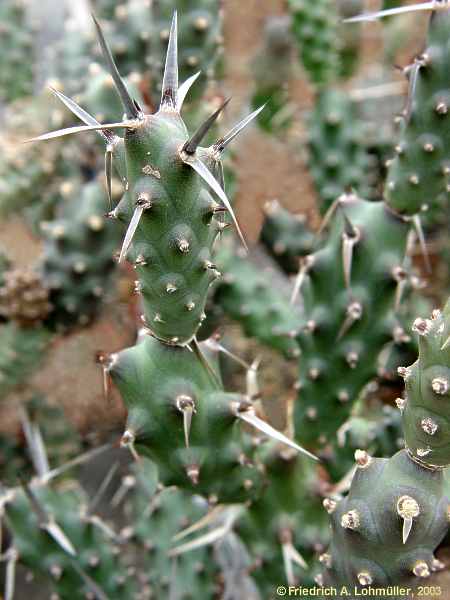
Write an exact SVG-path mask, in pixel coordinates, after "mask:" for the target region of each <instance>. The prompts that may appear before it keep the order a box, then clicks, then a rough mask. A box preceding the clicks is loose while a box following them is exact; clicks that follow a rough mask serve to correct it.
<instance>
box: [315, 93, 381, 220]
mask: <svg viewBox="0 0 450 600" xmlns="http://www.w3.org/2000/svg"><path fill="white" fill-rule="evenodd" d="M364 134H365V131H364V127H363V123H362V122H361V121H360V120H358V118H357V114H356V110H355V107H354V106H353V104H352V101H351V100H350V99H349V97H348V95H347V94H345V93H344V92H341V91H339V90H335V89H331V90H324V91H322V92H321V93H320V95H319V96H318V98H317V103H316V105H315V107H314V110H313V111H312V113H311V114H310V115H309V118H308V138H309V140H308V147H309V166H310V171H311V175H312V178H313V181H314V184H315V187H316V190H317V197H318V203H319V210H320V212H321V213H322V214H324V213H325V212H326V211H327V210H328V208H329V207H330V206H331V204H332V203H333V202H334V201H335V200H336V199H337V198H338V197H339V196H340V195H341V194H343V193H344V192H347V191H349V190H350V189H351V190H353V191H354V192H356V193H357V194H358V195H360V196H361V197H363V198H370V197H371V195H372V193H371V189H370V170H371V159H370V156H369V154H368V152H367V150H366V148H365V139H364Z"/></svg>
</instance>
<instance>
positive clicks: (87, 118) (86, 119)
mask: <svg viewBox="0 0 450 600" xmlns="http://www.w3.org/2000/svg"><path fill="white" fill-rule="evenodd" d="M49 87H50V90H51V91H52V92H53V94H55V96H56V97H57V98H58V99H59V100H61V102H62V103H63V104H65V105H66V106H67V108H68V109H69V110H70V111H71V112H72V113H73V114H74V115H75V116H76V117H78V118H79V119H80V121H83V123H85V124H86V125H94V126H100V123H99V122H98V121H97V119H95V118H94V117H93V116H92V115H90V114H89V113H88V112H87V111H85V110H84V108H81V106H79V105H78V104H77V103H76V102H75V100H72V98H69V97H68V96H65V95H64V94H63V93H62V92H59V91H58V90H55V89H54V88H52V87H51V86H49ZM98 133H99V134H100V135H101V136H102V137H103V138H104V139H105V140H106V141H112V140H113V139H114V133H113V132H112V131H108V130H107V129H105V130H104V131H99V132H98Z"/></svg>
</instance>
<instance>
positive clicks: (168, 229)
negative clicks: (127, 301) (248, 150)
mask: <svg viewBox="0 0 450 600" xmlns="http://www.w3.org/2000/svg"><path fill="white" fill-rule="evenodd" d="M187 139H188V136H187V132H186V128H185V125H184V123H183V121H182V119H181V117H180V116H179V115H178V114H177V113H175V112H168V111H164V112H161V111H160V112H159V113H157V114H156V115H151V116H146V117H145V121H144V122H142V124H141V126H140V127H139V129H138V130H136V131H129V132H127V133H126V136H125V148H126V160H127V180H128V185H129V188H128V192H127V193H126V194H125V195H124V197H123V199H122V200H121V202H120V203H119V205H118V207H117V208H116V210H115V214H116V216H117V217H118V218H119V219H120V220H124V221H129V220H130V219H131V215H132V213H133V211H134V210H135V208H136V206H138V205H139V204H136V203H144V206H145V207H146V208H145V210H144V212H143V215H142V218H141V219H140V223H139V226H138V228H137V230H136V233H135V235H134V238H133V243H132V246H131V248H130V250H129V251H128V260H130V261H131V262H134V263H135V264H136V272H137V275H138V277H139V281H140V286H139V287H140V292H141V294H142V301H143V308H144V316H145V321H146V325H147V326H148V327H149V329H150V330H151V331H152V332H153V334H154V335H155V336H156V337H158V338H159V339H160V340H162V341H164V342H166V343H172V344H183V343H188V342H189V341H190V340H191V339H192V338H193V337H194V336H195V333H196V331H197V329H198V328H199V327H200V325H201V322H202V319H203V318H204V316H203V314H204V308H205V303H206V296H207V292H208V289H209V287H210V285H211V284H212V283H213V282H214V281H215V280H216V279H217V277H218V276H219V273H218V271H217V269H216V267H215V265H214V264H213V262H212V261H211V259H212V246H213V243H214V240H215V239H216V237H217V235H218V233H219V231H220V230H221V225H220V223H219V222H218V221H217V220H216V219H214V212H215V208H216V207H217V206H218V205H217V203H216V202H215V201H214V200H213V198H212V196H211V194H210V192H209V190H208V189H207V188H206V186H205V184H204V183H203V182H202V180H201V178H200V177H199V176H198V175H197V174H196V173H195V171H193V169H192V168H191V167H190V166H189V165H187V164H185V163H184V162H183V161H182V160H181V158H180V155H179V151H180V148H181V147H182V146H183V144H184V143H185V142H186V141H187ZM204 157H205V159H206V160H208V158H209V157H208V155H207V154H206V153H205V156H204ZM209 164H210V166H211V162H210V161H209ZM146 199H147V200H146Z"/></svg>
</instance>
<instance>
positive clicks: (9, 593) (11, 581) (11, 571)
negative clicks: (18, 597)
mask: <svg viewBox="0 0 450 600" xmlns="http://www.w3.org/2000/svg"><path fill="white" fill-rule="evenodd" d="M7 555H8V556H7V563H6V573H5V600H13V598H14V591H15V587H16V565H17V561H18V559H19V555H18V553H17V550H16V549H15V548H14V547H11V548H9V549H8V552H7Z"/></svg>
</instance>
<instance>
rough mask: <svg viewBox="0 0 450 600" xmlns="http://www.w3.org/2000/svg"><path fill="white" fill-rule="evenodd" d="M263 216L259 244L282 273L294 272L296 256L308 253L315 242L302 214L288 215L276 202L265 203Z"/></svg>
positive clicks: (297, 266)
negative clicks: (261, 244)
mask: <svg viewBox="0 0 450 600" xmlns="http://www.w3.org/2000/svg"><path fill="white" fill-rule="evenodd" d="M264 213H265V219H264V223H263V227H262V230H261V242H262V243H263V245H264V246H265V248H266V249H267V251H268V252H269V254H270V255H271V256H272V257H273V258H274V259H275V260H276V261H277V263H278V264H279V265H280V267H281V268H282V269H283V271H284V272H285V273H288V274H294V273H298V269H299V259H300V257H301V256H306V255H307V254H311V252H312V250H313V246H314V243H315V234H314V233H313V231H311V230H310V229H309V227H308V224H307V222H306V217H305V215H302V214H293V213H291V212H289V210H287V209H285V208H283V207H282V206H281V205H280V204H279V203H278V201H277V200H272V201H271V202H268V203H267V204H266V205H265V206H264Z"/></svg>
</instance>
